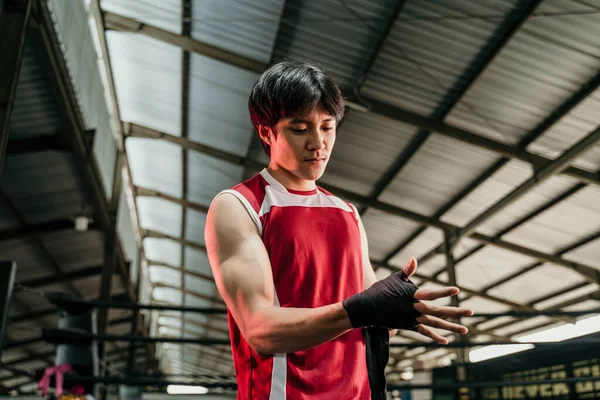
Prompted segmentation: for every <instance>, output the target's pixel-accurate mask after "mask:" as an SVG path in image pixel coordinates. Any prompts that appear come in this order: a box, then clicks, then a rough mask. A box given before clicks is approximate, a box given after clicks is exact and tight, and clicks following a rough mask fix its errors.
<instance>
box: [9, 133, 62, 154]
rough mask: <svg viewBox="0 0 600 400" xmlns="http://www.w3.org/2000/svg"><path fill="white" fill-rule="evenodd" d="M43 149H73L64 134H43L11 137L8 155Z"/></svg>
mask: <svg viewBox="0 0 600 400" xmlns="http://www.w3.org/2000/svg"><path fill="white" fill-rule="evenodd" d="M42 151H60V152H68V151H71V147H70V146H69V145H68V144H67V142H66V140H65V139H64V138H63V136H62V135H43V136H35V137H28V138H19V139H9V141H8V145H7V148H6V155H8V156H14V155H20V154H31V153H39V152H42Z"/></svg>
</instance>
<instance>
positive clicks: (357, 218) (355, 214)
mask: <svg viewBox="0 0 600 400" xmlns="http://www.w3.org/2000/svg"><path fill="white" fill-rule="evenodd" d="M348 204H349V205H350V208H352V211H353V212H354V218H356V220H357V221H358V220H359V218H360V217H359V215H358V210H357V209H356V207H354V204H352V203H348Z"/></svg>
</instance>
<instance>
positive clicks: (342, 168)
mask: <svg viewBox="0 0 600 400" xmlns="http://www.w3.org/2000/svg"><path fill="white" fill-rule="evenodd" d="M415 133H416V128H414V127H412V126H409V125H406V124H402V123H398V122H396V121H392V120H391V119H388V118H385V117H381V116H378V115H376V114H373V113H363V112H360V111H354V110H350V111H349V112H348V113H347V114H346V116H345V117H344V119H343V121H342V123H341V125H340V130H339V131H338V132H337V138H336V143H335V145H334V148H333V152H332V154H331V158H330V161H329V164H328V166H327V171H326V172H325V174H324V175H323V178H322V180H323V182H327V183H331V184H334V185H336V186H340V187H343V188H345V189H348V190H351V191H353V192H356V193H359V194H362V195H368V194H369V193H370V192H371V190H372V186H373V184H374V182H377V180H378V179H380V178H381V176H382V175H383V174H384V173H385V172H386V171H387V170H388V169H389V168H390V166H391V165H392V163H393V162H394V160H395V159H396V157H397V156H398V154H399V153H400V152H401V151H402V149H403V148H404V147H405V146H406V145H407V144H408V142H409V141H410V139H411V138H412V137H413V136H414V134H415Z"/></svg>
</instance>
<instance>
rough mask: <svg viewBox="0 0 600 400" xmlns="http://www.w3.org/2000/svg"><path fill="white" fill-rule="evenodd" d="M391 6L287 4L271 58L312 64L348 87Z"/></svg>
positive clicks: (315, 0)
mask: <svg viewBox="0 0 600 400" xmlns="http://www.w3.org/2000/svg"><path fill="white" fill-rule="evenodd" d="M395 5H396V1H395V0H382V1H377V2H373V1H368V0H353V1H352V2H347V3H346V4H344V3H343V2H339V1H332V0H328V1H322V0H304V1H302V2H300V1H288V4H287V10H286V11H285V12H284V15H285V16H286V18H285V19H284V20H283V22H282V24H281V31H280V33H279V35H280V37H279V42H278V47H277V49H276V51H275V59H276V60H279V59H283V58H289V59H293V60H298V61H304V62H310V63H315V64H318V65H320V66H321V67H323V68H324V69H325V70H327V71H328V72H329V73H331V75H332V76H333V77H334V79H335V80H336V81H337V83H338V84H339V85H340V86H341V87H343V88H353V87H354V86H356V84H357V83H358V79H359V77H360V75H361V74H362V72H363V71H364V68H365V67H366V63H367V62H368V60H369V58H370V56H371V53H372V52H373V50H374V49H375V47H376V45H377V43H378V41H379V38H380V36H381V35H382V34H383V30H384V29H385V26H386V25H387V23H388V21H389V18H390V17H391V16H390V13H391V10H393V9H394V7H395ZM357 16H358V17H357ZM323 38H326V40H323Z"/></svg>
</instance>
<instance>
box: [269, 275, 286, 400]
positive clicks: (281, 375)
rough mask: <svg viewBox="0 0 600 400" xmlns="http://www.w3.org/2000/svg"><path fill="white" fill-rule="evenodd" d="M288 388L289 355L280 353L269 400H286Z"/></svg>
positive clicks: (274, 366)
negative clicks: (286, 389)
mask: <svg viewBox="0 0 600 400" xmlns="http://www.w3.org/2000/svg"><path fill="white" fill-rule="evenodd" d="M274 286H275V282H273V291H274V295H275V307H279V298H278V297H277V291H276V290H275V287H274ZM286 386H287V355H286V354H285V353H279V354H274V355H273V370H272V371H271V393H270V395H269V400H285V399H286V391H285V388H286Z"/></svg>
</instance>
